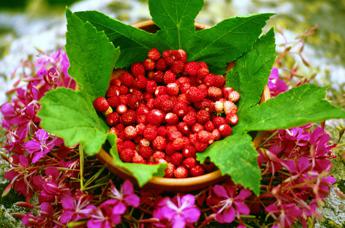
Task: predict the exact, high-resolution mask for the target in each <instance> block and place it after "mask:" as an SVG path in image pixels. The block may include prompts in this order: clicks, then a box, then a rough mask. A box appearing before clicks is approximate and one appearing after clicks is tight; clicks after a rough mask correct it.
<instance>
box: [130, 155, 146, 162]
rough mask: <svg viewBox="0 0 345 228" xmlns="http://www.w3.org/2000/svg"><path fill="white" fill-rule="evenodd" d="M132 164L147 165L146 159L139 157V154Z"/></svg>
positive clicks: (134, 157)
mask: <svg viewBox="0 0 345 228" xmlns="http://www.w3.org/2000/svg"><path fill="white" fill-rule="evenodd" d="M132 162H133V163H137V164H145V163H146V161H145V160H144V158H143V157H142V156H141V155H139V154H138V153H135V154H134V156H133V159H132Z"/></svg>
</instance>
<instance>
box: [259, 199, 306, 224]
mask: <svg viewBox="0 0 345 228" xmlns="http://www.w3.org/2000/svg"><path fill="white" fill-rule="evenodd" d="M265 210H266V212H268V213H269V214H270V215H271V216H272V217H273V218H274V219H275V220H276V223H275V225H274V226H273V228H278V227H279V228H280V227H291V226H292V224H293V223H294V222H295V221H296V219H297V218H298V217H299V216H300V215H301V213H302V210H301V209H300V208H299V207H298V206H297V205H296V204H294V203H288V204H282V203H278V202H275V203H273V204H271V205H269V206H267V207H266V208H265Z"/></svg>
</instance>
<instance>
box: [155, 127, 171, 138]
mask: <svg viewBox="0 0 345 228" xmlns="http://www.w3.org/2000/svg"><path fill="white" fill-rule="evenodd" d="M167 133H168V130H167V128H166V127H165V126H160V127H158V129H157V134H158V135H159V136H162V137H165V136H166V135H167Z"/></svg>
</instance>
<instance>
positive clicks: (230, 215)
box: [216, 207, 235, 223]
mask: <svg viewBox="0 0 345 228" xmlns="http://www.w3.org/2000/svg"><path fill="white" fill-rule="evenodd" d="M234 220H235V209H234V208H232V207H230V208H227V209H225V210H224V211H223V212H221V213H217V214H216V221H217V222H219V223H232V222H233V221H234Z"/></svg>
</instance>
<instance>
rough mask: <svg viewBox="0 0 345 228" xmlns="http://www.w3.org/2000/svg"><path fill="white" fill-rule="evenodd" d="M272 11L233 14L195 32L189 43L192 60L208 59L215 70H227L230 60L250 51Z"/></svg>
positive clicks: (220, 71) (221, 71)
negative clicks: (269, 12) (233, 15)
mask: <svg viewBox="0 0 345 228" xmlns="http://www.w3.org/2000/svg"><path fill="white" fill-rule="evenodd" d="M270 16H272V14H258V15H254V16H250V17H234V18H230V19H227V20H224V21H222V22H220V23H219V24H217V25H215V26H214V27H212V28H210V29H205V30H201V31H198V32H196V33H195V35H194V39H191V40H190V42H189V43H188V52H189V55H190V60H197V61H205V62H207V63H208V64H210V65H211V70H212V71H213V72H215V73H224V72H225V70H226V65H227V63H229V62H231V61H233V60H236V59H237V58H238V57H240V56H241V55H243V53H245V52H246V51H248V50H249V49H250V48H251V47H252V46H253V44H254V42H255V41H256V40H257V39H258V37H259V36H260V34H261V32H262V28H263V27H264V26H265V24H266V21H267V20H268V19H269V18H270Z"/></svg>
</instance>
